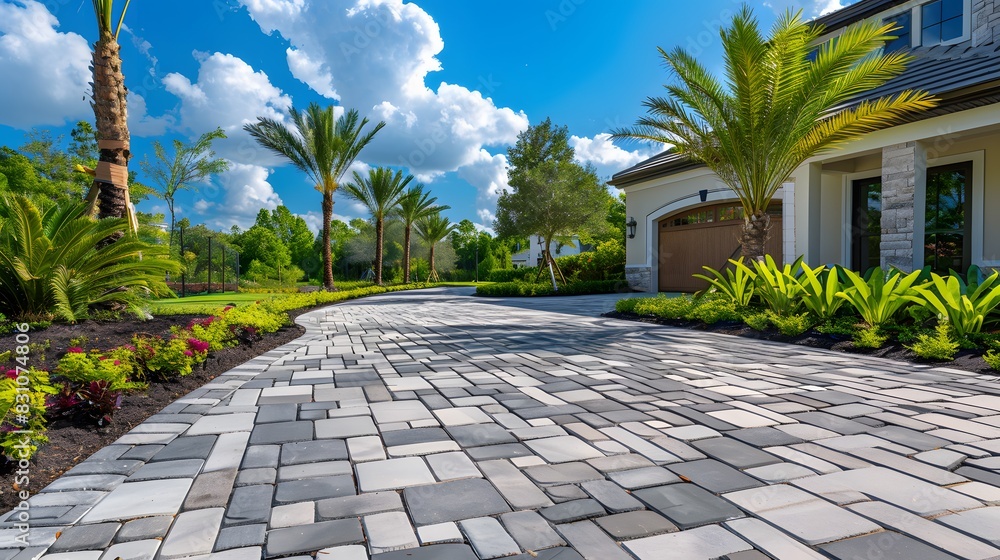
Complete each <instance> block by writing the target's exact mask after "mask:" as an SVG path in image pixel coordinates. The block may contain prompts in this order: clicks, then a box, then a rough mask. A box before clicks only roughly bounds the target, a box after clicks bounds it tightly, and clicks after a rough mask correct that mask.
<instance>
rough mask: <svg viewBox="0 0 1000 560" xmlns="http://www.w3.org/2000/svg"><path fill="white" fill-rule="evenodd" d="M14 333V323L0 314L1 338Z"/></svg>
mask: <svg viewBox="0 0 1000 560" xmlns="http://www.w3.org/2000/svg"><path fill="white" fill-rule="evenodd" d="M12 332H14V323H13V322H12V321H8V320H7V316H6V315H4V314H3V313H0V336H3V335H5V334H10V333H12Z"/></svg>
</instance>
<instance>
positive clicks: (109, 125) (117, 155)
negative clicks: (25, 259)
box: [87, 0, 138, 240]
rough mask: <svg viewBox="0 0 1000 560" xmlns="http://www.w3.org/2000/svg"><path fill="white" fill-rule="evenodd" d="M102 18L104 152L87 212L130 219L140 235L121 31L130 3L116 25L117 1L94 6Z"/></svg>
mask: <svg viewBox="0 0 1000 560" xmlns="http://www.w3.org/2000/svg"><path fill="white" fill-rule="evenodd" d="M93 2H94V14H95V15H96V16H97V29H98V39H97V42H96V43H94V53H93V59H92V63H91V67H92V71H93V82H92V83H91V88H92V90H93V91H92V93H93V101H92V102H91V106H92V107H93V108H94V117H95V119H96V121H97V138H98V141H97V142H98V147H99V148H100V150H101V155H100V158H99V161H98V164H97V169H96V170H95V176H94V182H93V184H92V185H91V187H90V193H89V194H88V195H87V212H90V213H91V214H93V213H94V211H95V210H96V212H97V216H98V217H99V218H127V221H126V224H127V227H128V228H129V229H130V231H132V232H133V233H135V231H136V229H137V228H138V224H137V222H136V219H135V214H134V212H133V210H132V201H131V200H130V199H129V192H128V161H129V158H130V157H131V151H130V142H131V141H130V138H129V131H128V106H127V102H126V94H127V90H126V89H125V76H124V75H123V74H122V58H121V45H119V44H118V33H119V32H120V31H121V28H122V22H123V21H124V20H125V13H126V12H127V11H128V5H129V2H130V0H125V6H124V7H123V8H122V12H121V14H120V15H119V16H118V25H117V26H115V25H113V21H112V12H113V8H114V0H93ZM122 235H123V232H116V233H115V235H112V236H111V237H110V238H109V239H112V240H113V239H118V238H120V237H121V236H122Z"/></svg>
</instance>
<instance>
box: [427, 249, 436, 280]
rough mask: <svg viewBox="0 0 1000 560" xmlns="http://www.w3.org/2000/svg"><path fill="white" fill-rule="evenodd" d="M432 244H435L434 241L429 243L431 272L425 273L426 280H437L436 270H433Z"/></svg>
mask: <svg viewBox="0 0 1000 560" xmlns="http://www.w3.org/2000/svg"><path fill="white" fill-rule="evenodd" d="M434 245H436V243H431V255H430V261H431V273H430V274H428V275H427V281H428V282H435V281H437V277H438V273H437V271H436V270H434Z"/></svg>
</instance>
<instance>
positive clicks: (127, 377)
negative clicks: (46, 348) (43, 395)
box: [52, 347, 142, 391]
mask: <svg viewBox="0 0 1000 560" xmlns="http://www.w3.org/2000/svg"><path fill="white" fill-rule="evenodd" d="M135 366H136V363H135V355H134V353H133V352H131V351H129V350H128V349H124V348H118V349H115V350H112V351H111V352H109V353H107V354H105V353H103V352H99V351H93V352H89V353H87V352H84V351H83V349H82V348H79V347H72V348H70V349H69V351H67V352H66V354H65V355H63V357H62V358H60V359H59V362H58V363H57V364H56V367H55V369H54V370H53V372H52V373H53V375H55V376H56V378H57V379H58V380H60V381H66V382H69V383H73V384H87V383H90V382H91V381H104V382H106V383H107V384H108V387H109V388H110V389H111V390H113V391H120V390H124V389H132V388H136V387H138V386H141V385H142V384H141V383H135V382H133V381H132V377H133V376H134V374H135Z"/></svg>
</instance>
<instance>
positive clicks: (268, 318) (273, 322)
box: [222, 302, 289, 334]
mask: <svg viewBox="0 0 1000 560" xmlns="http://www.w3.org/2000/svg"><path fill="white" fill-rule="evenodd" d="M222 319H223V320H224V321H225V322H226V323H227V324H229V326H230V328H233V327H234V326H235V327H238V328H251V329H254V330H255V331H256V332H257V333H259V334H266V333H273V332H277V331H278V329H280V328H281V327H284V326H286V325H288V322H289V321H288V314H287V313H285V311H284V310H282V309H275V308H274V307H272V306H271V304H270V302H264V303H260V304H255V305H245V306H243V307H234V308H231V309H229V310H227V311H225V312H224V313H223V314H222Z"/></svg>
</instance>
